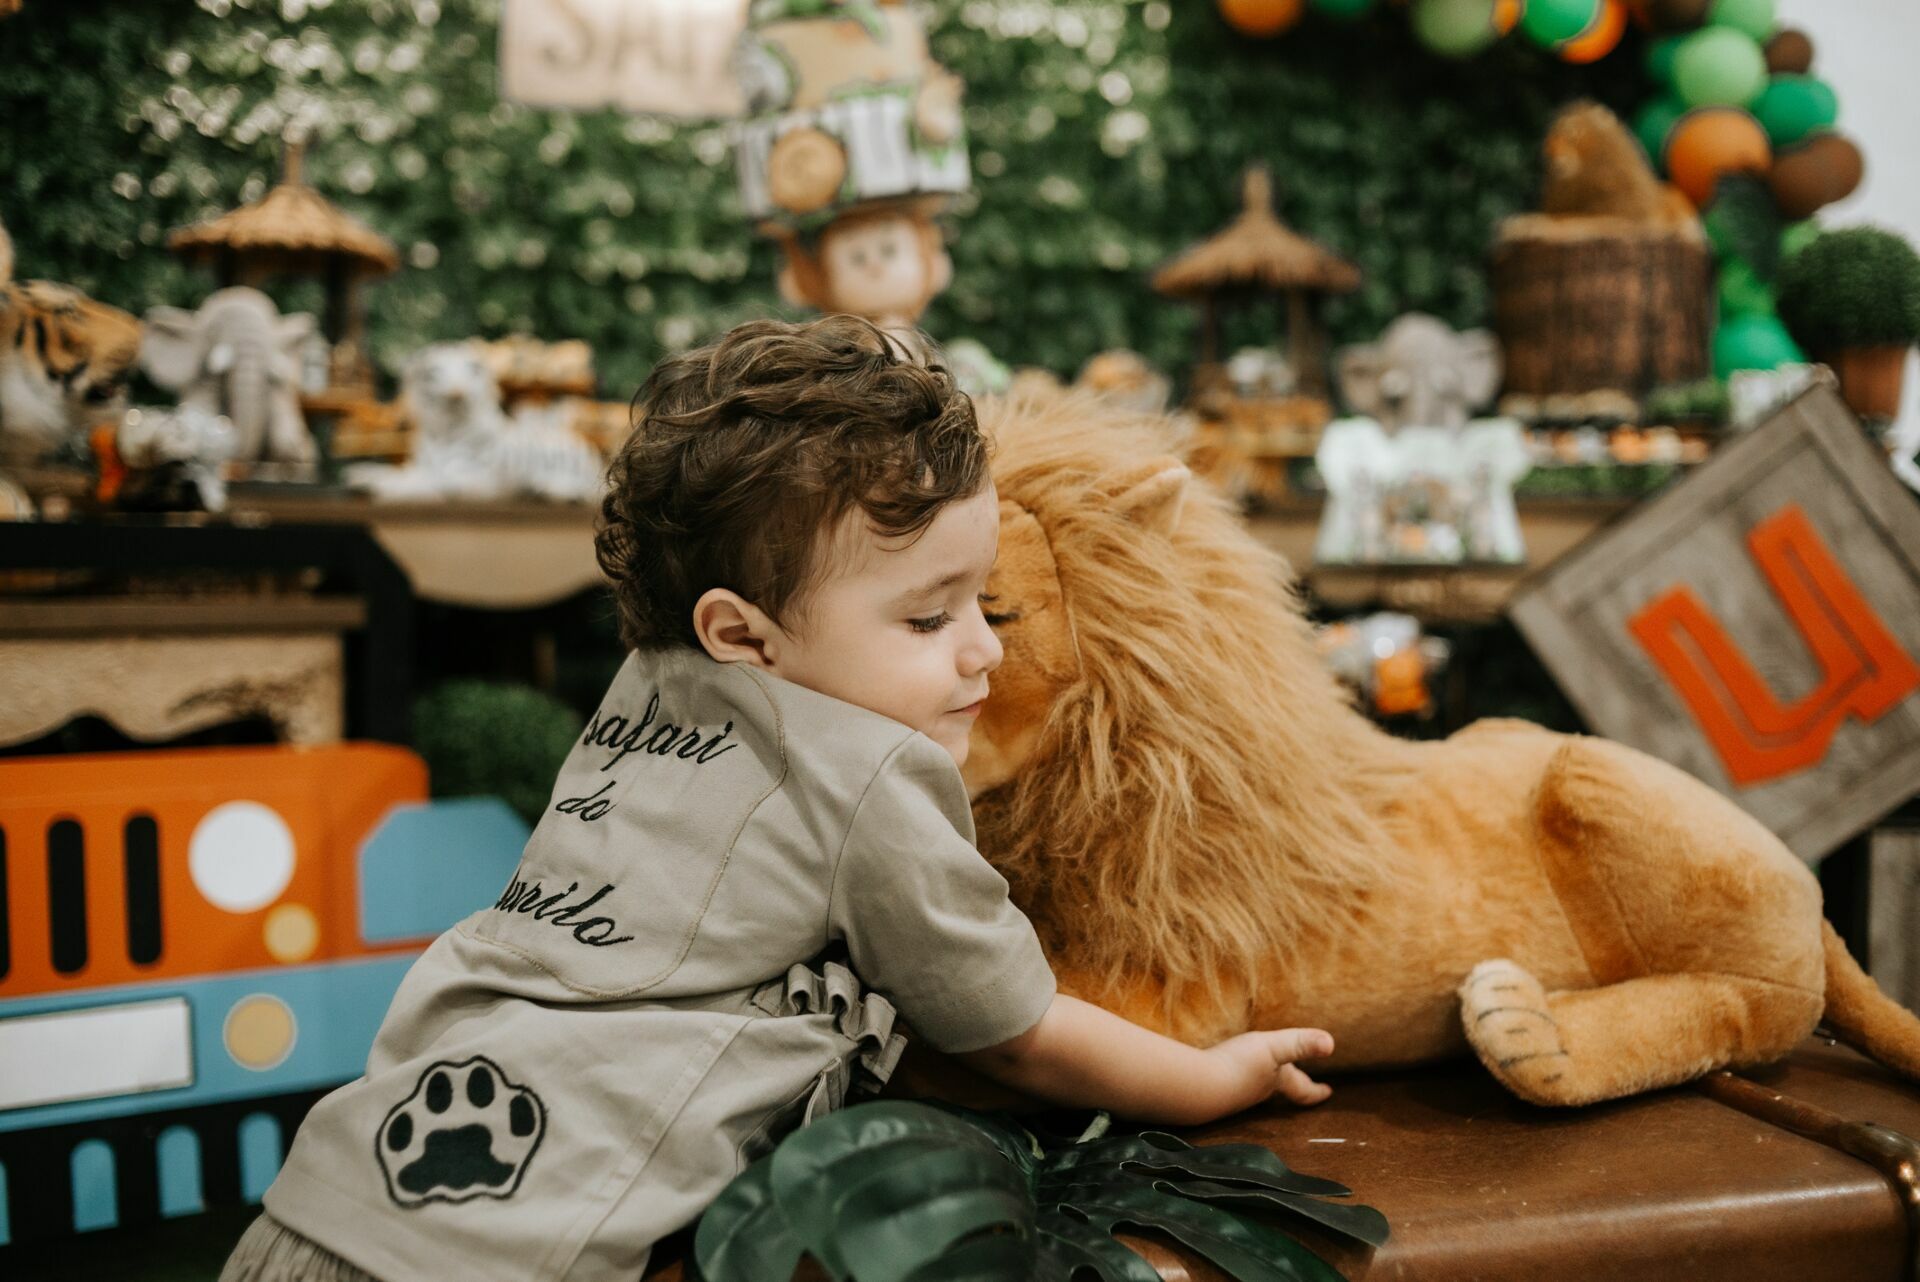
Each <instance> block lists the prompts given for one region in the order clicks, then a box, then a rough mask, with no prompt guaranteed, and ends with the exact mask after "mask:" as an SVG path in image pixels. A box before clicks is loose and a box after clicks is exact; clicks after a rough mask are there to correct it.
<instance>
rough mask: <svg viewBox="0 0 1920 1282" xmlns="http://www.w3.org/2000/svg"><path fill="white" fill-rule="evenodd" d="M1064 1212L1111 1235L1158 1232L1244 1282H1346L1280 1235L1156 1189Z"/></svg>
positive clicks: (1080, 1200) (1108, 1193)
mask: <svg viewBox="0 0 1920 1282" xmlns="http://www.w3.org/2000/svg"><path fill="white" fill-rule="evenodd" d="M1061 1205H1062V1208H1063V1209H1065V1210H1068V1211H1070V1212H1071V1213H1074V1214H1078V1215H1082V1216H1085V1217H1086V1220H1087V1222H1088V1223H1089V1224H1091V1225H1092V1226H1093V1227H1095V1228H1098V1229H1103V1230H1105V1231H1106V1232H1108V1233H1111V1232H1113V1231H1114V1230H1115V1229H1120V1228H1140V1229H1158V1230H1159V1231H1160V1232H1162V1233H1165V1234H1167V1235H1168V1236H1169V1237H1172V1238H1174V1239H1175V1240H1177V1241H1179V1242H1181V1243H1182V1244H1184V1245H1186V1246H1188V1247H1191V1248H1192V1249H1193V1250H1195V1251H1198V1252H1199V1253H1200V1254H1202V1255H1204V1256H1206V1257H1207V1258H1208V1259H1209V1260H1212V1261H1213V1262H1214V1263H1215V1264H1217V1265H1219V1266H1220V1267H1221V1268H1222V1269H1224V1270H1225V1271H1226V1272H1227V1274H1228V1275H1229V1276H1231V1277H1234V1278H1238V1279H1239V1282H1342V1280H1341V1277H1340V1275H1339V1274H1338V1273H1336V1272H1334V1270H1333V1268H1332V1266H1331V1265H1329V1264H1328V1263H1327V1262H1326V1261H1325V1260H1322V1259H1321V1258H1320V1257H1319V1256H1317V1255H1315V1254H1314V1253H1313V1252H1312V1251H1309V1250H1308V1249H1307V1248H1306V1247H1304V1246H1302V1245H1300V1243H1298V1242H1296V1241H1294V1240H1293V1239H1292V1238H1290V1237H1288V1236H1287V1235H1286V1234H1284V1233H1282V1232H1280V1231H1279V1230H1277V1229H1272V1228H1268V1227H1267V1226H1266V1225H1264V1224H1261V1223H1259V1222H1258V1221H1256V1220H1249V1219H1245V1218H1243V1217H1241V1216H1238V1215H1233V1214H1231V1213H1229V1212H1227V1211H1222V1210H1220V1209H1219V1208H1217V1207H1212V1206H1207V1205H1205V1204H1203V1203H1199V1202H1190V1201H1188V1200H1186V1199H1185V1198H1180V1197H1172V1196H1169V1195H1168V1194H1165V1193H1162V1192H1159V1191H1158V1190H1156V1189H1152V1188H1139V1187H1131V1188H1111V1187H1110V1188H1103V1189H1097V1190H1089V1191H1087V1192H1085V1193H1082V1192H1081V1191H1079V1190H1076V1191H1075V1195H1074V1196H1073V1197H1071V1198H1070V1199H1065V1200H1063V1201H1062V1204H1061Z"/></svg>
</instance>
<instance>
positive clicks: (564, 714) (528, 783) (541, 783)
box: [413, 679, 580, 824]
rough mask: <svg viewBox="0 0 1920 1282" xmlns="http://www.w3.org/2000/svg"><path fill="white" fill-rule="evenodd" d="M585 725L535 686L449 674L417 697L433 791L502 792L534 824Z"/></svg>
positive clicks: (419, 735)
mask: <svg viewBox="0 0 1920 1282" xmlns="http://www.w3.org/2000/svg"><path fill="white" fill-rule="evenodd" d="M579 731H580V716H579V714H578V713H576V712H574V710H573V709H571V708H569V707H568V706H567V705H566V704H564V703H561V702H560V701H559V700H558V699H555V698H554V697H552V696H551V695H547V694H542V693H541V692H540V691H538V690H535V689H534V688H533V687H531V686H523V685H505V684H501V683H498V682H493V681H475V680H467V679H463V680H458V681H448V682H446V683H445V684H444V685H441V686H438V687H436V688H435V689H434V690H433V691H432V692H431V693H429V694H427V695H424V696H422V697H421V698H420V699H419V700H417V701H416V702H415V703H414V705H413V745H414V749H415V750H416V751H417V752H419V754H420V755H421V756H422V757H425V758H426V760H427V777H428V779H429V780H430V781H431V784H432V788H433V795H434V796H436V797H471V796H494V797H499V798H500V799H501V800H503V801H505V802H506V803H507V804H508V805H509V806H512V807H513V808H514V809H515V810H516V811H518V812H519V814H520V816H521V817H522V818H523V819H525V820H526V821H527V822H528V823H530V824H531V823H538V822H539V820H540V815H541V813H542V812H543V811H545V810H546V808H547V799H548V797H549V796H551V795H552V792H553V779H554V776H555V775H556V774H558V773H559V771H560V763H561V762H562V761H564V760H565V759H566V756H567V752H568V750H569V749H570V748H572V747H573V740H574V738H575V736H576V735H577V734H578V733H579Z"/></svg>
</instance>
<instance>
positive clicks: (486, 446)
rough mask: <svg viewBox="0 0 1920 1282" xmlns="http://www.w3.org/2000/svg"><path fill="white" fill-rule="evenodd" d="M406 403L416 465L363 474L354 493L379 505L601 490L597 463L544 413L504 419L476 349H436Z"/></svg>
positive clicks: (404, 395)
mask: <svg viewBox="0 0 1920 1282" xmlns="http://www.w3.org/2000/svg"><path fill="white" fill-rule="evenodd" d="M400 397H401V400H402V402H403V403H404V404H405V406H406V410H407V414H408V416H409V418H411V420H412V421H413V425H414V451H413V458H412V460H411V461H409V462H408V463H406V464H404V465H402V466H399V467H389V466H385V465H381V464H360V465H356V466H354V467H352V468H349V469H348V471H347V479H348V482H349V483H350V484H354V485H359V486H362V487H364V488H366V489H368V490H371V491H372V492H373V494H374V495H375V496H376V497H378V498H384V499H409V498H422V499H424V498H465V499H497V498H507V497H511V496H516V495H530V496H532V497H535V498H543V499H553V500H558V501H571V500H582V499H591V498H595V497H597V496H598V495H599V493H600V490H601V488H602V486H603V485H604V483H605V482H604V474H605V471H606V468H605V465H604V464H603V463H602V461H601V459H600V455H599V454H598V453H597V452H596V451H595V450H594V448H593V447H592V446H591V445H589V444H588V443H587V442H586V441H585V440H583V439H582V438H581V437H580V436H579V435H578V434H577V433H575V432H573V431H572V430H571V429H570V428H568V427H567V426H566V425H565V423H564V421H561V420H558V419H556V418H555V417H553V416H551V415H550V414H548V413H546V412H544V411H523V412H522V413H521V414H518V415H515V416H514V417H512V418H508V417H507V415H506V414H505V412H504V411H503V410H502V409H501V408H500V385H499V384H498V383H497V382H496V381H495V380H494V375H493V371H492V369H491V367H490V366H489V364H488V362H487V360H486V354H485V352H484V350H483V348H482V346H481V345H480V344H479V343H475V342H464V343H433V344H431V345H429V346H427V347H423V348H421V349H420V350H419V351H418V352H416V353H414V355H413V357H412V358H411V359H409V360H408V361H407V364H406V367H405V369H404V370H402V372H401V376H400Z"/></svg>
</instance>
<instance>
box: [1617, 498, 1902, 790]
mask: <svg viewBox="0 0 1920 1282" xmlns="http://www.w3.org/2000/svg"><path fill="white" fill-rule="evenodd" d="M1747 548H1748V551H1749V552H1751V553H1752V556H1753V559H1754V561H1755V563H1756V564H1758V565H1759V567H1760V572H1761V573H1762V574H1764V575H1765V576H1766V578H1767V582H1768V584H1770V585H1771V586H1772V588H1773V592H1774V595H1775V596H1777V597H1779V598H1780V604H1781V605H1783V606H1785V607H1786V611H1787V616H1788V617H1789V618H1790V619H1792V620H1793V625H1794V626H1795V627H1796V628H1798V629H1799V630H1800V635H1801V637H1802V638H1804V639H1805V641H1806V643H1807V647H1808V649H1810V650H1812V651H1813V657H1814V660H1815V661H1816V662H1817V663H1818V664H1819V665H1820V669H1821V673H1822V676H1821V681H1820V684H1819V686H1818V687H1817V688H1815V689H1814V690H1813V691H1812V692H1811V693H1809V694H1807V695H1805V696H1804V697H1802V698H1800V699H1796V700H1795V701H1794V702H1792V703H1782V702H1780V700H1779V699H1778V698H1777V697H1775V695H1774V693H1773V691H1772V690H1771V689H1769V688H1768V686H1767V684H1766V682H1765V680H1763V679H1762V678H1761V676H1760V674H1759V673H1757V672H1755V671H1754V669H1753V665H1752V664H1751V663H1749V662H1748V661H1747V657H1746V656H1745V655H1744V654H1742V653H1741V652H1740V649H1739V647H1738V646H1736V645H1735V644H1734V643H1733V641H1732V639H1731V638H1729V637H1728V636H1727V633H1726V629H1724V628H1722V627H1721V626H1720V621H1719V620H1718V619H1716V618H1714V617H1713V614H1712V613H1711V612H1710V611H1709V610H1708V609H1707V607H1706V605H1705V603H1703V602H1702V601H1701V600H1700V598H1699V597H1698V596H1697V595H1695V594H1694V592H1693V590H1692V589H1691V588H1689V587H1687V586H1685V585H1684V584H1682V585H1679V586H1676V587H1673V588H1669V589H1668V590H1667V591H1666V592H1664V593H1662V594H1661V595H1660V596H1658V597H1655V598H1654V599H1653V600H1652V601H1651V602H1649V603H1648V604H1647V605H1646V606H1645V607H1644V608H1642V609H1641V611H1640V612H1639V613H1638V614H1636V615H1634V616H1633V618H1631V619H1630V620H1628V621H1627V630H1628V631H1630V632H1632V633H1633V638H1634V640H1636V641H1638V642H1639V643H1640V646H1641V648H1642V649H1644V650H1645V651H1646V652H1647V654H1648V655H1649V656H1651V657H1652V659H1653V662H1654V666H1655V667H1657V668H1659V669H1660V671H1661V672H1662V673H1664V674H1665V675H1666V678H1667V680H1668V681H1670V682H1672V683H1673V688H1674V689H1675V690H1676V691H1678V692H1679V695H1680V697H1681V699H1683V700H1684V701H1685V702H1686V705H1687V707H1689V708H1691V709H1692V710H1693V715H1694V719H1695V720H1696V721H1698V722H1699V723H1700V728H1701V730H1703V731H1704V732H1705V733H1706V736H1707V742H1709V743H1711V744H1712V745H1713V748H1714V751H1715V752H1717V753H1719V754H1720V760H1721V762H1722V763H1723V764H1724V765H1725V766H1726V768H1727V773H1728V774H1729V775H1731V776H1732V777H1733V781H1734V782H1735V783H1736V784H1739V785H1740V786H1741V787H1743V788H1745V787H1751V786H1752V785H1754V784H1757V783H1764V782H1766V781H1767V780H1769V779H1777V778H1779V777H1780V776H1781V775H1786V774H1792V773H1793V772H1794V771H1796V770H1804V769H1805V768H1807V767H1808V766H1811V765H1815V764H1817V763H1819V762H1820V761H1821V760H1822V759H1823V758H1824V757H1825V756H1826V755H1827V747H1828V745H1829V744H1831V743H1832V742H1833V736H1834V734H1835V732H1837V731H1838V730H1839V729H1840V723H1841V722H1843V721H1845V720H1846V719H1847V718H1848V717H1858V718H1859V719H1860V720H1862V721H1875V720H1877V719H1879V718H1880V717H1882V716H1884V715H1886V713H1887V712H1889V711H1890V710H1892V708H1893V707H1894V706H1895V705H1896V704H1898V703H1899V702H1900V701H1901V700H1902V699H1904V698H1906V697H1907V696H1908V695H1909V694H1911V693H1913V691H1914V690H1915V689H1920V664H1916V663H1915V662H1914V661H1913V659H1912V658H1911V657H1910V656H1909V655H1908V654H1907V653H1906V651H1904V650H1902V649H1901V648H1900V643H1899V642H1898V641H1897V640H1895V639H1894V636H1893V633H1891V632H1890V631H1888V630H1887V625H1886V624H1884V623H1882V622H1881V621H1880V616H1879V615H1878V614H1876V613H1874V610H1873V607H1872V606H1871V605H1869V604H1868V603H1867V599H1866V598H1865V597H1864V596H1862V595H1861V594H1860V589H1859V588H1857V587H1855V586H1854V583H1853V580H1852V579H1850V578H1848V577H1847V573H1846V571H1845V570H1843V569H1841V568H1840V563H1839V562H1838V561H1837V560H1835V559H1834V556H1833V553H1832V551H1830V550H1829V549H1828V547H1827V545H1826V543H1825V542H1824V541H1823V540H1822V539H1821V537H1820V534H1819V532H1818V531H1817V530H1815V529H1814V528H1813V522H1811V521H1809V520H1808V519H1807V514H1806V513H1805V512H1804V511H1802V510H1801V508H1800V506H1799V504H1797V503H1796V504H1789V505H1788V506H1786V507H1784V508H1781V509H1780V510H1779V511H1778V512H1775V513H1774V514H1773V515H1772V516H1770V517H1768V518H1767V519H1766V520H1764V521H1762V522H1760V523H1759V524H1758V525H1756V526H1754V527H1753V528H1752V529H1751V530H1749V531H1748V532H1747Z"/></svg>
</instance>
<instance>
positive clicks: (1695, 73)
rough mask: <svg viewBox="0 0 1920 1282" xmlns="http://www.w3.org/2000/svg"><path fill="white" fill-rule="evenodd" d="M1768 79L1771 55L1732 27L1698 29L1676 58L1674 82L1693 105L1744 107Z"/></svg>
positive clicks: (1682, 95)
mask: <svg viewBox="0 0 1920 1282" xmlns="http://www.w3.org/2000/svg"><path fill="white" fill-rule="evenodd" d="M1766 83H1767V55H1766V54H1764V53H1762V52H1761V50H1760V46H1759V45H1758V44H1755V43H1754V40H1753V37H1752V36H1749V35H1747V34H1745V33H1744V32H1740V31H1735V30H1734V29H1733V28H1732V27H1706V28H1703V29H1701V30H1699V31H1696V32H1694V33H1693V34H1692V35H1690V36H1688V37H1687V38H1686V39H1685V40H1683V41H1682V42H1681V44H1680V51H1679V52H1678V53H1676V54H1675V55H1674V58H1673V85H1674V88H1676V89H1678V90H1679V91H1680V96H1681V98H1683V99H1685V100H1686V103H1687V105H1688V106H1689V107H1744V106H1746V105H1747V104H1748V103H1750V102H1752V101H1753V99H1754V97H1755V95H1757V94H1758V93H1759V92H1760V91H1761V89H1763V88H1765V87H1766Z"/></svg>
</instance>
